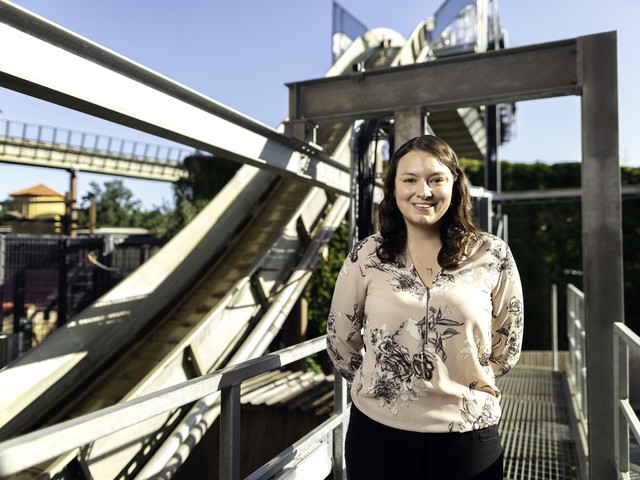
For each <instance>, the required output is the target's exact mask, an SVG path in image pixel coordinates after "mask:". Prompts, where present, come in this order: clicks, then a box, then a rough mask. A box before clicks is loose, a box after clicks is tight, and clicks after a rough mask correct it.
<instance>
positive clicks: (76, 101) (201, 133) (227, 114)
mask: <svg viewBox="0 0 640 480" xmlns="http://www.w3.org/2000/svg"><path fill="white" fill-rule="evenodd" d="M0 44H2V45H18V46H19V48H12V49H6V51H5V52H4V53H3V55H2V56H1V57H0V86H2V87H5V88H9V89H11V90H15V91H17V92H21V93H24V94H27V95H30V96H33V97H36V98H42V99H45V100H47V101H50V102H53V103H57V104H59V105H62V106H64V107H68V108H72V109H74V110H78V111H81V112H85V113H88V114H90V115H94V116H97V117H101V118H104V119H106V120H109V121H112V122H116V123H119V124H122V125H126V126H127V127H131V128H135V129H137V130H141V131H144V132H147V133H150V134H153V135H157V136H159V137H163V138H166V139H168V140H172V141H175V142H178V143H181V144H183V145H189V146H191V147H194V148H196V149H198V150H202V151H206V152H210V153H213V154H216V155H220V156H221V157H223V158H227V159H229V160H234V161H237V162H240V163H246V164H249V165H253V166H255V167H259V168H264V169H268V170H271V171H273V172H275V173H278V174H281V175H288V176H294V177H296V178H300V179H302V180H306V181H308V182H310V183H312V184H314V185H317V186H319V187H321V188H324V189H326V190H329V191H333V192H336V193H340V194H343V195H348V194H349V169H348V167H346V166H344V165H341V164H339V163H338V162H336V161H334V160H333V159H331V157H329V156H328V155H327V154H325V153H324V152H323V151H322V150H321V149H320V148H318V147H316V146H314V145H312V144H307V143H305V142H301V141H299V140H295V139H293V138H290V137H287V136H285V135H282V134H281V133H279V132H278V131H276V130H275V129H273V128H271V127H268V126H266V125H264V124H262V123H260V122H257V121H256V120H253V119H251V118H249V117H246V116H244V115H242V114H240V113H239V112H236V111H235V110H232V109H230V108H228V107H225V106H224V105H222V104H220V103H218V102H216V101H214V100H212V99H210V98H208V97H205V96H204V95H202V94H200V93H198V92H196V91H194V90H191V89H189V88H187V87H185V86H184V85H181V84H179V83H177V82H174V81H173V80H170V79H169V78H167V77H165V76H163V75H160V74H158V73H156V72H154V71H152V70H149V69H147V68H145V67H143V66H141V65H139V64H137V63H135V62H133V61H131V60H129V59H127V58H125V57H122V56H120V55H118V54H116V53H114V52H112V51H110V50H108V49H106V48H104V47H102V46H100V45H97V44H95V43H93V42H91V41H90V40H88V39H86V38H83V37H80V36H79V35H76V34H74V33H72V32H69V31H68V30H65V29H63V28H61V27H59V26H58V25H56V24H54V23H51V22H49V21H47V20H46V19H43V18H41V17H38V16H36V15H33V14H32V13H31V12H29V11H27V10H24V9H23V8H21V7H19V6H17V5H14V4H11V3H7V2H5V1H0Z"/></svg>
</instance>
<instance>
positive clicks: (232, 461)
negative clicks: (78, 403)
mask: <svg viewBox="0 0 640 480" xmlns="http://www.w3.org/2000/svg"><path fill="white" fill-rule="evenodd" d="M325 347H326V337H325V336H321V337H318V338H315V339H312V340H308V341H306V342H303V343H300V344H298V345H294V346H292V347H288V348H285V349H282V350H279V351H277V352H273V353H270V354H267V355H264V356H262V357H259V358H255V359H252V360H248V361H245V362H242V363H239V364H236V365H231V366H229V367H226V368H223V369H221V370H218V371H216V372H213V373H209V374H206V375H202V376H200V377H198V378H195V379H192V380H188V381H186V382H183V383H180V384H177V385H174V386H172V387H168V388H164V389H162V390H158V391H156V392H153V393H150V394H147V395H144V396H141V397H138V398H134V399H132V400H129V401H127V402H124V403H121V404H117V405H113V406H111V407H107V408H104V409H102V410H98V411H96V412H92V413H89V414H87V415H83V416H81V417H78V418H74V419H72V420H68V421H65V422H62V423H59V424H57V425H53V426H50V427H46V428H43V429H41V430H38V431H35V432H31V433H28V434H25V435H22V436H19V437H16V438H13V439H11V440H7V441H4V442H2V443H0V476H6V475H12V474H14V473H17V472H20V471H23V470H25V469H27V468H30V467H33V466H35V465H38V464H40V463H43V462H46V461H48V460H51V459H53V458H55V457H57V456H59V455H61V454H63V453H65V452H68V451H71V450H74V449H76V448H79V447H83V446H85V445H88V444H90V443H91V442H93V441H95V440H98V439H100V438H102V437H105V436H107V435H110V434H112V433H115V432H118V431H120V430H123V429H125V428H128V427H131V426H134V425H136V424H139V423H141V422H143V421H144V420H148V419H150V418H152V417H154V416H156V415H160V414H162V413H166V412H170V411H172V410H175V409H176V408H179V407H181V406H183V405H186V404H189V403H191V402H194V401H197V400H200V399H203V398H206V397H209V396H212V395H218V394H219V395H220V396H221V412H220V425H221V428H220V466H219V469H220V478H226V479H232V480H235V479H238V478H240V477H239V475H240V473H239V472H240V457H239V448H238V447H239V442H240V422H239V420H240V418H239V416H240V387H241V384H242V382H243V381H245V380H248V379H250V378H252V377H255V376H257V375H260V374H262V373H265V372H267V371H270V370H275V369H278V368H281V367H283V366H285V365H288V364H290V363H293V362H295V361H298V360H300V359H302V358H305V357H307V356H309V355H312V354H314V353H317V352H320V351H322V350H324V349H325ZM342 414H343V412H342V411H337V412H336V414H334V415H333V416H332V417H330V418H329V419H328V420H327V421H326V422H325V423H324V424H323V425H321V426H320V427H318V428H317V429H316V430H314V431H313V432H311V433H310V434H308V435H307V436H306V437H305V438H304V439H303V440H301V442H302V443H303V444H304V443H305V442H306V444H308V443H309V442H311V441H317V440H318V439H320V438H322V437H323V432H324V437H327V434H326V432H331V431H334V430H338V429H339V428H340V427H341V426H342ZM328 437H329V438H330V435H328ZM299 443H300V442H299ZM338 448H341V444H340V445H338ZM341 454H342V452H341V451H340V452H335V451H334V456H335V455H341ZM279 457H280V461H276V460H275V459H274V460H272V461H271V462H270V463H269V464H267V465H266V466H265V467H262V469H259V470H258V471H256V474H258V473H259V475H257V476H256V475H255V474H254V476H253V477H252V478H268V477H267V476H266V475H267V474H268V475H269V476H270V475H273V471H274V469H275V468H276V467H278V466H280V467H281V466H282V463H283V461H284V460H286V455H284V456H283V454H281V455H280V456H279ZM279 457H276V459H277V458H279ZM283 458H284V460H283Z"/></svg>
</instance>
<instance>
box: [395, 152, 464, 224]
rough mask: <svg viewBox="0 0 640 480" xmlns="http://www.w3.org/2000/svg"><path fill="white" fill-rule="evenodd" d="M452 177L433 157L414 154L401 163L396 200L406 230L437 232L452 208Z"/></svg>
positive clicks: (398, 170)
mask: <svg viewBox="0 0 640 480" xmlns="http://www.w3.org/2000/svg"><path fill="white" fill-rule="evenodd" d="M453 183H454V179H453V174H452V173H451V170H449V169H448V168H447V167H446V166H444V165H443V164H442V163H440V162H439V161H438V159H436V157H434V156H433V155H432V154H430V153H428V152H425V151H423V150H411V151H409V152H408V153H407V154H406V155H404V156H403V157H401V158H400V160H399V161H398V169H397V171H396V178H395V200H396V204H397V205H398V209H400V213H402V216H403V217H404V220H405V223H406V225H407V229H409V228H419V229H427V230H431V229H434V230H437V229H438V228H439V225H440V221H441V220H442V217H443V216H444V214H445V213H446V212H447V210H448V209H449V206H450V205H451V197H452V193H453Z"/></svg>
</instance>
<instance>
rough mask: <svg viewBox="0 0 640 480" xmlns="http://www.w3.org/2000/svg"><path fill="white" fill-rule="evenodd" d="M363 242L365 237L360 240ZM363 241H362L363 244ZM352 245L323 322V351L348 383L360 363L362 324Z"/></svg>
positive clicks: (360, 283) (359, 276)
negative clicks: (324, 346) (324, 342)
mask: <svg viewBox="0 0 640 480" xmlns="http://www.w3.org/2000/svg"><path fill="white" fill-rule="evenodd" d="M364 241H366V240H364ZM364 241H363V242H362V243H364ZM362 243H360V244H358V245H356V246H355V247H354V249H353V251H352V252H351V253H350V255H348V256H347V258H346V259H345V261H344V263H343V265H342V269H341V270H340V273H339V275H338V278H337V279H336V284H335V287H334V292H333V299H332V301H331V309H330V311H329V319H328V321H327V352H328V354H329V358H330V359H331V361H332V362H333V365H334V367H335V368H336V370H337V371H338V372H340V374H341V375H342V376H343V377H344V378H345V379H346V380H347V381H348V382H349V383H352V382H353V379H354V377H355V373H356V371H357V370H358V368H360V365H361V364H362V348H363V346H364V344H363V341H362V327H363V325H364V301H365V296H366V289H365V285H364V276H363V270H362V268H361V264H360V262H359V261H358V250H359V249H360V248H361V247H362Z"/></svg>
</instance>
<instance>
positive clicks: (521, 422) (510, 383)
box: [499, 366, 579, 480]
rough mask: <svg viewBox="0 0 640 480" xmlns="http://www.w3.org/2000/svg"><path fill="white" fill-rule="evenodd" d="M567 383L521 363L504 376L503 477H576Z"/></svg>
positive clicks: (549, 372)
mask: <svg viewBox="0 0 640 480" xmlns="http://www.w3.org/2000/svg"><path fill="white" fill-rule="evenodd" d="M563 381H564V380H563V378H562V376H561V374H555V375H554V373H553V371H552V369H551V368H548V367H536V366H517V367H516V368H514V369H513V371H511V372H510V373H509V374H508V375H506V376H505V377H504V378H502V379H501V380H500V383H499V386H500V388H501V389H502V393H503V398H502V402H501V404H502V409H503V414H502V420H501V422H500V435H501V437H502V445H503V448H504V452H505V469H504V472H505V475H504V478H505V479H509V480H569V479H578V477H579V473H578V461H577V456H576V450H575V443H574V441H573V439H572V438H571V432H570V427H569V414H568V410H567V409H568V406H567V401H566V397H565V394H564V390H563Z"/></svg>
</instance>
